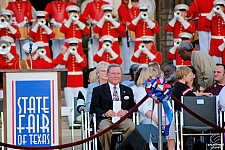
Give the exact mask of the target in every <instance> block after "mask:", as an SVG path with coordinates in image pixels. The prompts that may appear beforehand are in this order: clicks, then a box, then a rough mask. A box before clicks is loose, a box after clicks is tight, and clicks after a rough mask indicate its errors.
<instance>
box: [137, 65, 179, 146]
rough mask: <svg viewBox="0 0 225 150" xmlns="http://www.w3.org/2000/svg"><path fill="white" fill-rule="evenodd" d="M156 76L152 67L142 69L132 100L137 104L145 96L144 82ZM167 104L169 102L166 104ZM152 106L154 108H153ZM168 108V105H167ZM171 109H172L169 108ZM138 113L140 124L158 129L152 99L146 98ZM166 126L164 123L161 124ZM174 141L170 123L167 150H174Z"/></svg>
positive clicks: (156, 109)
mask: <svg viewBox="0 0 225 150" xmlns="http://www.w3.org/2000/svg"><path fill="white" fill-rule="evenodd" d="M157 75H158V70H157V69H156V68H153V67H148V68H143V69H142V70H141V73H140V76H139V78H138V80H137V89H136V90H135V92H134V99H135V101H136V103H138V102H139V101H140V100H142V98H143V97H144V96H145V95H146V91H145V86H144V81H145V80H146V79H147V78H148V77H149V76H151V78H153V79H154V78H156V76H157ZM168 103H169V102H168ZM153 106H154V108H153ZM169 106H171V105H170V103H169ZM171 109H172V108H171ZM138 111H139V113H140V123H141V124H153V125H154V126H156V127H158V104H157V103H155V104H154V100H153V99H152V98H148V99H147V100H146V101H145V102H144V103H143V104H141V106H140V107H139V108H138ZM164 114H165V113H163V116H162V118H163V119H162V120H163V121H165V120H166V116H165V115H164ZM163 124H165V125H166V122H163ZM174 139H175V125H174V122H172V124H171V126H170V131H169V136H168V137H167V145H168V150H173V149H174Z"/></svg>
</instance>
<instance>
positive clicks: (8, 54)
mask: <svg viewBox="0 0 225 150" xmlns="http://www.w3.org/2000/svg"><path fill="white" fill-rule="evenodd" d="M6 56H7V57H8V59H9V61H11V60H12V59H13V58H14V56H13V55H12V54H11V53H10V52H8V53H7V54H6Z"/></svg>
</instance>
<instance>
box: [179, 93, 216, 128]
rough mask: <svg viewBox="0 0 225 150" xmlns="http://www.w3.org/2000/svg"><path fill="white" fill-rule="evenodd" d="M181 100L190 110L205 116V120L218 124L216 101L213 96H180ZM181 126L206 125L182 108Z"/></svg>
mask: <svg viewBox="0 0 225 150" xmlns="http://www.w3.org/2000/svg"><path fill="white" fill-rule="evenodd" d="M181 102H182V103H183V104H184V105H186V106H187V107H188V108H190V109H191V110H192V111H194V112H195V113H197V114H198V115H200V116H201V117H203V118H205V119H206V120H208V121H210V122H212V123H215V124H218V118H217V116H218V113H217V112H218V105H217V104H218V102H217V98H216V97H215V96H213V97H194V96H193V97H192V96H182V98H181ZM181 111H182V113H183V127H184V128H185V127H191V126H193V127H207V126H208V125H207V124H205V123H203V122H202V121H200V120H198V119H197V118H195V117H194V116H192V115H191V114H189V113H188V112H187V111H185V110H184V109H183V108H182V109H181Z"/></svg>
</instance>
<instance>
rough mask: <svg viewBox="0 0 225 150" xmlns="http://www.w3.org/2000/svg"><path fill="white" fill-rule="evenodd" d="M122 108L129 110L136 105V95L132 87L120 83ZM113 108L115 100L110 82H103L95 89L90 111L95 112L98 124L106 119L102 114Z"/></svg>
mask: <svg viewBox="0 0 225 150" xmlns="http://www.w3.org/2000/svg"><path fill="white" fill-rule="evenodd" d="M120 100H121V103H122V106H121V109H123V110H127V111H129V110H130V109H131V108H132V107H133V106H135V102H134V95H133V91H132V90H131V88H129V87H127V86H124V85H122V84H120ZM110 109H111V110H113V100H112V96H111V92H110V87H109V84H108V83H106V84H103V85H101V86H98V87H96V88H94V89H93V93H92V100H91V107H90V113H95V114H96V118H97V120H96V121H97V124H99V123H100V121H101V120H103V119H105V117H103V116H102V115H103V114H104V113H106V112H107V111H108V110H110Z"/></svg>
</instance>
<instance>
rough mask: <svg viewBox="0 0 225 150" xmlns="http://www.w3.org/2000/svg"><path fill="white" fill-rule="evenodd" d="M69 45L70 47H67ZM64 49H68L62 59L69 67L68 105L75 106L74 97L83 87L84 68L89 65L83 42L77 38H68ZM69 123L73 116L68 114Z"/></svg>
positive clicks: (66, 97) (66, 91)
mask: <svg viewBox="0 0 225 150" xmlns="http://www.w3.org/2000/svg"><path fill="white" fill-rule="evenodd" d="M68 45H69V46H68ZM67 47H68V48H67ZM62 50H63V51H66V52H65V54H64V55H63V59H62V60H61V63H60V64H61V65H65V66H66V68H67V69H68V74H67V87H65V88H64V92H65V100H66V104H67V106H70V107H71V106H73V101H72V97H77V96H78V92H79V91H80V90H81V89H84V88H83V69H84V68H85V67H86V66H87V58H86V55H85V54H84V51H83V48H82V43H81V42H80V40H79V39H77V38H71V39H67V40H66V43H65V46H62ZM68 119H69V124H70V125H72V120H71V117H69V116H68Z"/></svg>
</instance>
